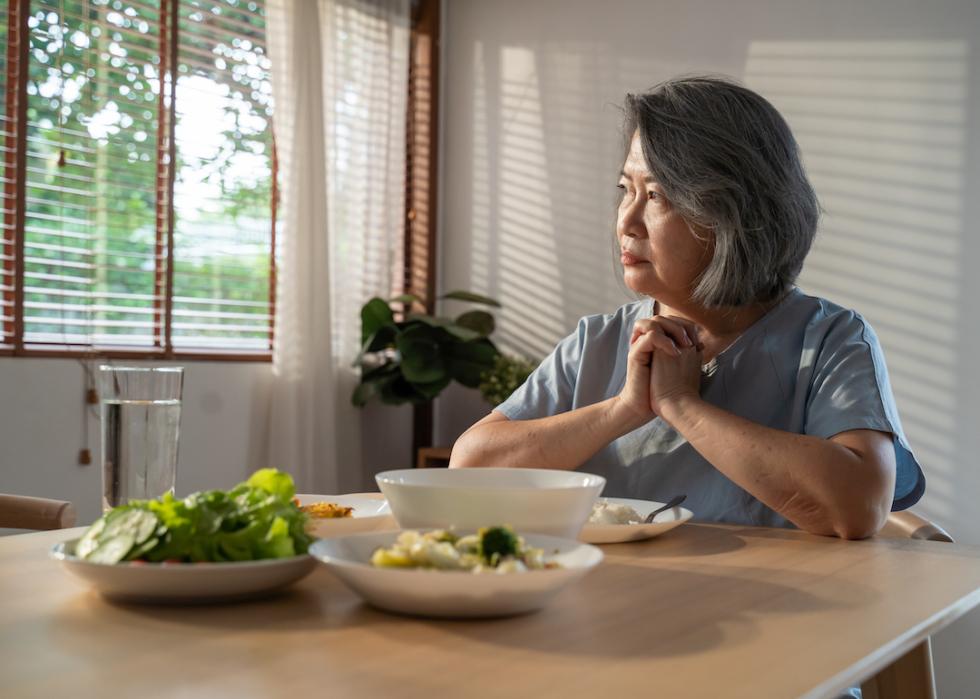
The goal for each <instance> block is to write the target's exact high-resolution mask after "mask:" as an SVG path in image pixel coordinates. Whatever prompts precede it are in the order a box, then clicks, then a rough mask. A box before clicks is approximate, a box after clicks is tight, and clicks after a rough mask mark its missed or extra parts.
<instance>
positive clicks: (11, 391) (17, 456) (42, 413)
mask: <svg viewBox="0 0 980 699" xmlns="http://www.w3.org/2000/svg"><path fill="white" fill-rule="evenodd" d="M116 363H119V362H116ZM175 364H180V365H182V366H184V367H185V376H184V400H183V410H182V414H181V424H180V452H179V456H178V463H177V486H176V491H177V494H178V495H186V494H188V493H192V492H194V491H196V490H202V489H210V488H222V489H224V488H230V487H231V486H233V485H234V484H235V483H238V482H239V481H241V480H243V479H245V478H247V477H248V475H249V474H250V473H251V472H252V471H254V470H255V469H258V468H263V467H265V466H268V465H273V466H277V467H278V468H280V469H282V470H284V471H289V470H290V468H289V464H268V463H267V462H266V439H267V430H268V418H269V413H268V411H269V394H270V389H271V385H272V383H271V382H272V366H271V364H269V363H242V362H176V363H175ZM84 387H85V371H84V369H83V366H82V364H81V363H80V362H78V361H75V360H71V359H25V358H19V357H18V358H0V492H2V493H16V494H18V495H33V496H37V497H48V498H56V499H59V500H70V501H71V502H72V503H74V505H75V507H76V509H77V510H78V523H79V524H87V523H89V522H91V521H92V520H94V519H95V518H96V517H98V515H99V514H101V509H100V508H101V502H100V498H101V492H102V490H101V488H102V480H101V478H102V476H101V470H100V459H101V451H100V445H99V421H98V411H97V409H90V410H88V417H87V419H86V406H85V405H84V402H83V401H84V395H85V388H84ZM363 416H364V419H363V424H364V426H365V427H364V430H363V439H362V458H363V462H364V463H363V464H343V465H341V485H342V489H343V490H344V491H345V492H352V491H358V490H377V487H376V486H375V485H374V482H373V475H374V473H376V472H377V471H381V470H384V469H387V468H404V467H406V466H408V465H410V463H411V460H410V458H409V451H410V444H411V412H410V408H407V407H404V408H391V407H386V406H380V405H373V406H370V407H368V408H366V409H365V411H364V414H363ZM83 446H88V447H89V448H90V449H91V453H92V463H91V464H90V465H87V466H82V465H79V464H78V453H79V450H80V449H81V448H82V447H83Z"/></svg>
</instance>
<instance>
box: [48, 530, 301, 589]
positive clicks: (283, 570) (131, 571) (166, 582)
mask: <svg viewBox="0 0 980 699" xmlns="http://www.w3.org/2000/svg"><path fill="white" fill-rule="evenodd" d="M77 543H78V539H72V540H70V541H65V542H62V543H60V544H57V545H55V546H54V548H52V549H51V557H52V558H54V559H55V560H58V561H61V563H62V565H64V566H65V568H66V569H67V570H68V571H69V572H70V573H72V574H74V575H77V576H78V577H80V578H82V579H84V580H86V581H87V582H89V583H91V584H92V586H93V587H94V588H95V589H96V590H97V591H98V592H99V593H101V594H103V595H105V596H106V597H109V598H112V599H118V600H121V601H127V602H155V603H171V604H191V603H194V604H199V603H204V602H230V601H234V600H239V599H248V598H252V597H258V596H260V595H265V594H268V593H270V592H274V591H276V590H279V589H280V588H283V587H285V586H286V585H289V584H290V583H293V582H296V581H297V580H299V579H300V578H302V577H303V576H305V575H307V574H308V573H309V572H310V571H312V570H313V568H314V566H315V565H316V561H315V560H314V559H313V558H311V557H310V556H307V555H303V556H293V557H292V558H273V559H266V560H261V561H239V562H235V563H116V564H112V565H110V564H106V563H93V562H91V561H83V560H82V559H80V558H76V557H75V556H74V555H73V554H74V552H75V544H77Z"/></svg>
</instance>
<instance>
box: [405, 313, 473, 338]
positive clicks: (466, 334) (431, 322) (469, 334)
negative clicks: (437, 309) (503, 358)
mask: <svg viewBox="0 0 980 699" xmlns="http://www.w3.org/2000/svg"><path fill="white" fill-rule="evenodd" d="M405 320H406V321H407V322H408V323H409V324H423V325H427V326H429V327H432V328H441V329H443V330H445V331H446V332H447V333H449V334H450V335H452V336H453V337H455V338H456V339H458V340H462V341H463V342H469V341H470V340H476V339H478V338H480V337H483V336H482V335H481V334H480V333H478V332H476V331H474V330H470V329H469V328H466V327H463V326H462V325H457V324H456V322H455V321H453V320H450V319H449V318H437V317H434V316H427V315H423V314H421V313H409V314H408V316H406V318H405Z"/></svg>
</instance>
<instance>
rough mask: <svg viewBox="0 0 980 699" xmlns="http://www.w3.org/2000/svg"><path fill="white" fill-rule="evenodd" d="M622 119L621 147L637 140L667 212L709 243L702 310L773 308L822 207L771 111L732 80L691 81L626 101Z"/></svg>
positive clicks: (786, 131)
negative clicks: (699, 231) (770, 303)
mask: <svg viewBox="0 0 980 699" xmlns="http://www.w3.org/2000/svg"><path fill="white" fill-rule="evenodd" d="M625 111H626V138H627V142H628V141H629V139H630V138H631V137H632V135H633V133H634V132H635V131H637V130H639V134H640V141H641V144H642V147H643V156H644V159H645V160H646V164H647V167H648V168H649V169H650V172H651V174H652V175H653V176H654V177H655V178H656V180H657V182H658V183H659V184H660V186H661V187H662V188H663V190H664V194H665V195H666V197H667V199H668V200H670V202H671V205H672V206H673V207H674V209H675V210H677V212H678V213H679V214H680V215H681V217H682V218H683V219H684V220H685V221H687V222H688V224H691V225H692V226H699V227H702V228H704V229H707V230H709V231H710V232H711V234H712V236H713V242H714V256H713V257H712V260H711V262H710V263H709V264H708V266H707V268H706V269H705V270H704V272H703V274H702V275H701V278H700V279H699V280H698V283H697V286H696V288H695V290H694V298H695V299H696V300H697V301H698V302H700V303H702V304H704V305H705V306H708V307H719V306H742V305H745V304H749V303H756V302H766V301H772V300H774V299H776V298H778V297H779V296H780V295H781V294H782V293H783V292H784V291H785V290H786V289H787V288H788V287H789V286H790V285H792V284H793V282H794V281H795V280H796V277H797V275H798V274H799V273H800V269H801V268H802V267H803V260H804V258H805V257H806V255H807V253H808V252H809V250H810V244H811V243H812V242H813V237H814V234H815V233H816V229H817V220H818V219H819V217H820V205H819V203H818V202H817V197H816V194H815V193H814V191H813V187H811V186H810V182H809V180H807V177H806V172H805V171H804V169H803V163H802V161H801V158H800V151H799V146H798V145H797V143H796V139H795V138H793V134H792V132H791V131H790V128H789V126H788V125H787V123H786V121H785V120H784V119H783V117H782V116H781V115H780V114H779V112H778V111H776V108H775V107H773V106H772V105H771V104H770V103H769V102H768V101H766V100H765V99H764V98H763V97H761V96H760V95H758V94H756V93H755V92H752V91H751V90H749V89H747V88H745V87H742V86H741V85H739V84H737V83H735V82H734V81H732V80H731V79H728V78H723V77H714V76H693V77H681V78H675V79H672V80H668V81H666V82H663V83H660V84H659V85H657V86H655V87H653V88H652V89H650V90H649V91H648V92H645V93H643V94H637V95H627V97H626V109H625Z"/></svg>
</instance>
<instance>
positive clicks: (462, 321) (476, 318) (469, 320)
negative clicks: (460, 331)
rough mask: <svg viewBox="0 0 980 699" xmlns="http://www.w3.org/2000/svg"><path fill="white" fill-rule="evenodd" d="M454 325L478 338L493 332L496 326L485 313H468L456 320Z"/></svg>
mask: <svg viewBox="0 0 980 699" xmlns="http://www.w3.org/2000/svg"><path fill="white" fill-rule="evenodd" d="M456 325H459V326H462V327H464V328H468V329H470V330H472V331H473V332H475V333H477V334H478V336H479V337H486V336H487V335H489V334H490V333H492V332H493V329H494V327H495V326H496V324H495V323H494V320H493V316H492V315H490V314H489V313H487V312H486V311H468V312H466V313H463V314H462V315H461V316H459V317H458V318H457V319H456Z"/></svg>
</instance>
